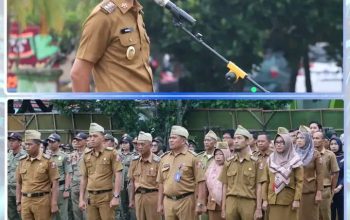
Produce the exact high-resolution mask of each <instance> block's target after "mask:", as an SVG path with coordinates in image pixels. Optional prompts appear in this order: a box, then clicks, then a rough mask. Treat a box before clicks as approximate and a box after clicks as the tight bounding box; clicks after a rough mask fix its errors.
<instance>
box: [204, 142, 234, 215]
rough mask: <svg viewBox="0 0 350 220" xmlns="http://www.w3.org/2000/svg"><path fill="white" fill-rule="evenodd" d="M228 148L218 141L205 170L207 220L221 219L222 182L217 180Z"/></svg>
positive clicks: (224, 143) (228, 152) (228, 153)
mask: <svg viewBox="0 0 350 220" xmlns="http://www.w3.org/2000/svg"><path fill="white" fill-rule="evenodd" d="M230 153H231V152H230V149H229V148H228V145H227V143H226V142H218V144H217V149H215V150H214V157H213V159H214V161H212V162H211V163H210V164H209V166H208V168H207V171H206V172H205V177H206V178H205V179H206V186H207V189H208V190H207V192H208V194H209V195H208V203H207V210H208V215H209V220H222V219H223V218H221V201H222V199H223V198H222V187H223V184H222V183H221V182H220V181H219V180H218V177H219V175H220V173H221V170H222V168H223V167H224V163H225V161H226V159H227V158H228V157H230Z"/></svg>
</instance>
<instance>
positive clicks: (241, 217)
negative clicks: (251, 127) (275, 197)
mask: <svg viewBox="0 0 350 220" xmlns="http://www.w3.org/2000/svg"><path fill="white" fill-rule="evenodd" d="M251 139H252V135H251V134H250V133H249V131H248V130H246V129H245V128H244V127H242V126H241V125H238V128H237V130H236V132H235V135H234V144H235V152H236V154H235V155H234V156H231V157H230V158H229V159H228V160H227V161H226V162H225V165H224V167H223V170H222V172H221V174H220V176H219V180H220V181H221V182H222V183H223V184H224V186H223V198H226V199H223V200H222V210H223V211H222V216H225V217H226V219H235V220H252V219H257V218H261V217H262V211H261V203H262V200H261V181H260V177H261V174H262V172H263V170H262V169H259V161H258V158H257V157H255V156H253V155H252V152H251V150H250V147H249V142H250V140H251Z"/></svg>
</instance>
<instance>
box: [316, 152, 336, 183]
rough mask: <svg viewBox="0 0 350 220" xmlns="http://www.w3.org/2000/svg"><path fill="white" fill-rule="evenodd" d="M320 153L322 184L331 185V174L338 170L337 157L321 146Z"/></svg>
mask: <svg viewBox="0 0 350 220" xmlns="http://www.w3.org/2000/svg"><path fill="white" fill-rule="evenodd" d="M320 153H321V161H322V165H323V174H324V176H323V177H324V178H323V185H324V186H331V185H332V177H331V176H332V174H333V173H335V172H339V170H340V169H339V166H338V163H337V158H336V156H335V154H334V153H333V152H332V151H330V150H326V149H324V148H323V150H322V151H321V152H320Z"/></svg>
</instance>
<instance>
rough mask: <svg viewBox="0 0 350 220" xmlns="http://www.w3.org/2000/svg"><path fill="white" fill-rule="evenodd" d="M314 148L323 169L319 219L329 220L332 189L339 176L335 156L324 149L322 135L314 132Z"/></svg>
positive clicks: (319, 132)
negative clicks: (319, 155)
mask: <svg viewBox="0 0 350 220" xmlns="http://www.w3.org/2000/svg"><path fill="white" fill-rule="evenodd" d="M312 139H313V141H314V145H315V148H316V149H317V150H318V151H319V152H320V153H321V161H322V165H323V166H322V168H323V187H324V189H323V192H322V201H321V204H320V219H322V220H330V219H331V203H332V198H333V194H334V189H335V187H336V185H337V181H338V176H339V170H340V169H339V166H338V163H337V158H336V156H335V154H334V153H333V152H332V151H330V150H327V149H325V148H324V144H323V142H324V134H323V133H322V132H321V131H316V132H314V133H313V134H312Z"/></svg>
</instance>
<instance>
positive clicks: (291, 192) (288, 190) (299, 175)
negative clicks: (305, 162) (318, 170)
mask: <svg viewBox="0 0 350 220" xmlns="http://www.w3.org/2000/svg"><path fill="white" fill-rule="evenodd" d="M303 177H304V174H303V167H302V166H300V167H297V168H295V169H293V170H292V172H291V173H290V175H289V178H290V182H289V184H288V185H286V186H285V187H284V189H283V190H282V191H281V192H279V193H278V194H276V193H275V192H274V191H273V188H274V183H275V174H274V173H272V172H271V171H270V169H269V167H268V166H265V167H264V173H263V175H262V177H261V179H262V180H267V182H266V183H264V184H263V188H262V198H263V200H267V201H268V203H269V204H273V205H291V204H292V203H293V201H300V199H301V194H302V190H303Z"/></svg>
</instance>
